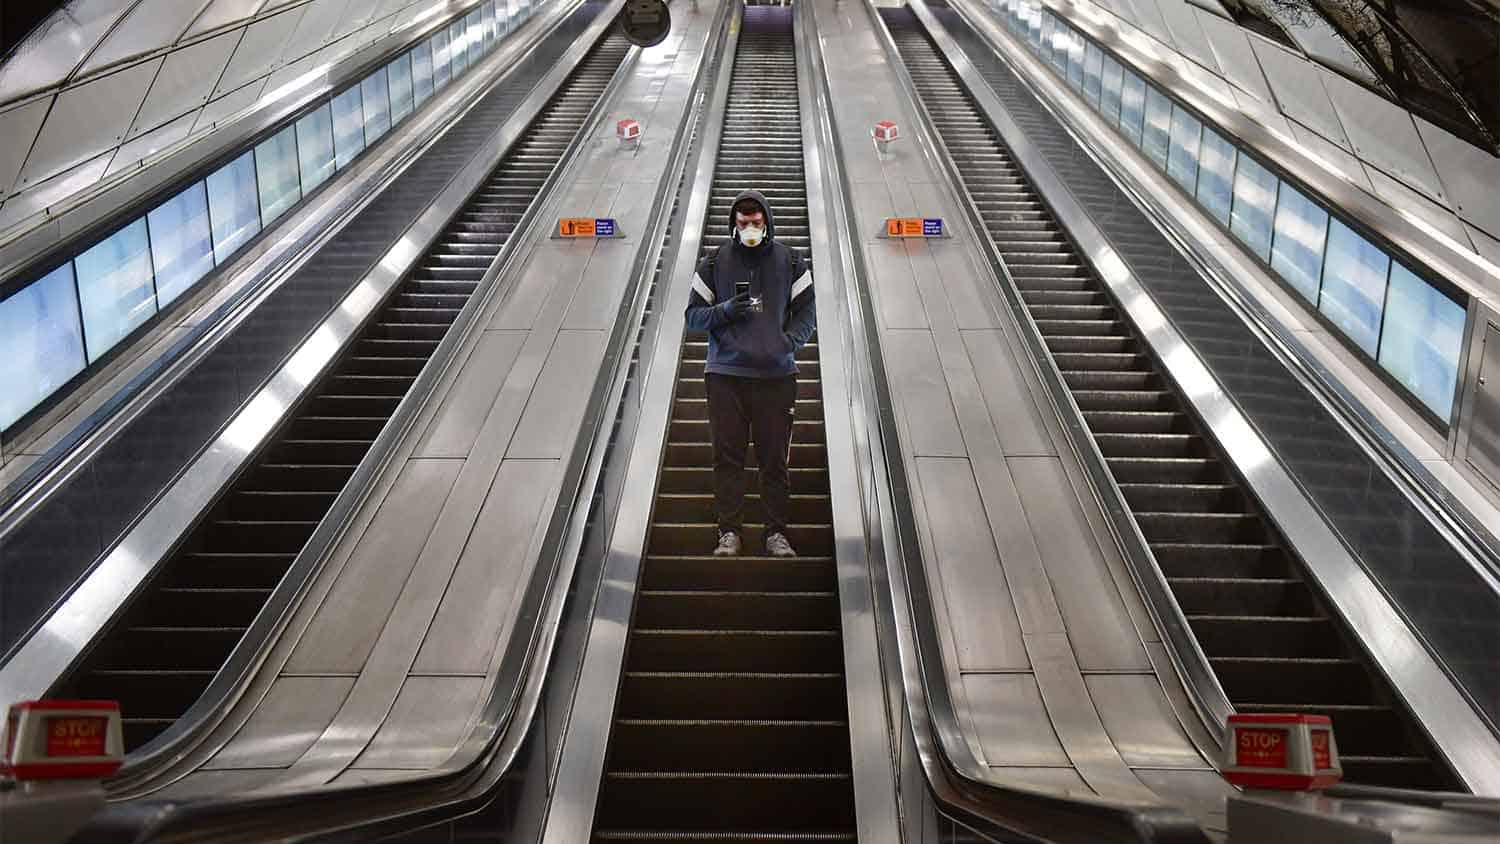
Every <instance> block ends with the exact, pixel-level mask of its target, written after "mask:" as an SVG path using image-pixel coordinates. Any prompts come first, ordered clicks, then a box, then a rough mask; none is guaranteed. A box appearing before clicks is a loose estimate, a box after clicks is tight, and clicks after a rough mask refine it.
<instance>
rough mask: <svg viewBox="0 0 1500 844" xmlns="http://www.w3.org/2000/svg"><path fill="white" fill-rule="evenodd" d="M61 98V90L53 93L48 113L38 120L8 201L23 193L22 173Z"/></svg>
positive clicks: (48, 104)
mask: <svg viewBox="0 0 1500 844" xmlns="http://www.w3.org/2000/svg"><path fill="white" fill-rule="evenodd" d="M61 98H62V92H61V91H59V92H58V93H56V94H53V95H52V102H50V103H47V113H46V114H43V115H42V119H41V120H39V121H37V124H36V132H35V133H34V134H33V135H32V136H31V143H30V144H29V145H27V147H26V157H25V158H23V159H21V166H20V167H17V168H16V178H15V181H13V182H11V185H10V189H9V190H7V191H6V194H5V200H6V201H7V202H9V201H10V200H11V199H13V198H15V197H16V196H17V195H19V194H21V193H23V191H20V190H17V189H16V186H17V185H19V184H20V183H21V174H22V173H25V172H26V165H27V164H29V163H30V162H31V156H32V154H33V153H35V152H36V142H37V139H38V138H40V137H42V130H43V129H46V128H47V121H48V120H50V119H51V118H52V110H53V109H55V108H57V101H58V100H59V99H61ZM64 172H66V171H64ZM46 182H47V180H46V179H43V180H42V181H40V182H37V184H38V185H40V184H45V183H46ZM31 187H36V185H32V186H31Z"/></svg>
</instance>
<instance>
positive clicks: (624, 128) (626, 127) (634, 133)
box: [615, 117, 641, 143]
mask: <svg viewBox="0 0 1500 844" xmlns="http://www.w3.org/2000/svg"><path fill="white" fill-rule="evenodd" d="M615 136H616V137H618V138H619V139H620V143H626V142H630V141H639V140H640V139H641V124H640V121H638V120H633V119H631V118H629V117H627V118H625V119H624V120H621V121H620V122H619V123H616V124H615Z"/></svg>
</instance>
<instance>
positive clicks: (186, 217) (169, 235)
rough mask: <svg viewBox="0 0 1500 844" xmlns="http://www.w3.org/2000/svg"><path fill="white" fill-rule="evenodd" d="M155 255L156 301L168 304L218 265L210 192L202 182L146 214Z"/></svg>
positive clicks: (195, 183)
mask: <svg viewBox="0 0 1500 844" xmlns="http://www.w3.org/2000/svg"><path fill="white" fill-rule="evenodd" d="M146 223H147V225H148V226H149V228H150V231H151V259H152V263H153V264H154V265H155V266H156V301H157V303H158V304H159V305H160V306H161V307H166V306H167V305H168V304H169V303H171V302H173V301H175V300H176V299H177V297H178V296H181V295H182V294H183V291H185V290H187V289H188V288H190V287H192V286H193V285H194V284H197V283H198V280H199V279H201V278H203V276H205V275H207V274H208V271H209V270H211V269H213V268H214V245H213V234H212V232H211V230H210V228H209V225H208V194H207V192H205V190H204V188H203V183H202V182H194V183H193V184H192V186H191V187H189V188H188V189H187V190H185V191H183V192H182V193H179V194H177V195H176V196H174V197H172V198H171V199H169V200H167V201H166V202H163V203H162V204H161V205H158V206H157V207H156V208H154V209H153V210H152V211H151V213H149V214H147V215H146Z"/></svg>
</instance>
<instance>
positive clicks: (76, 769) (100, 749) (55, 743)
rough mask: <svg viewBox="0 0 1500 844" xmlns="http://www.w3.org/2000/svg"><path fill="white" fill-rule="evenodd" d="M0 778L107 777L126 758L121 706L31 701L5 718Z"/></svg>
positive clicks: (17, 706) (108, 702) (102, 702)
mask: <svg viewBox="0 0 1500 844" xmlns="http://www.w3.org/2000/svg"><path fill="white" fill-rule="evenodd" d="M3 747H4V749H5V755H4V756H0V776H7V777H10V778H12V779H16V780H59V779H102V778H104V777H107V776H109V775H110V774H113V773H114V772H115V771H116V770H118V769H119V767H120V763H121V762H123V761H124V759H125V739H124V735H123V733H122V732H121V728H120V704H118V703H116V702H114V701H112V700H29V701H22V702H20V703H14V704H11V707H10V713H9V715H7V717H6V719H5V739H4V745H3Z"/></svg>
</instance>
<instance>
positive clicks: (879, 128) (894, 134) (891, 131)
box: [870, 120, 901, 146]
mask: <svg viewBox="0 0 1500 844" xmlns="http://www.w3.org/2000/svg"><path fill="white" fill-rule="evenodd" d="M870 134H871V135H872V136H874V138H875V143H877V144H880V145H881V146H884V145H886V144H889V143H890V142H891V141H894V140H896V139H897V138H899V137H901V129H900V127H898V126H897V125H896V124H895V123H892V122H891V121H889V120H882V121H880V122H879V123H876V124H875V128H874V129H871V130H870Z"/></svg>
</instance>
